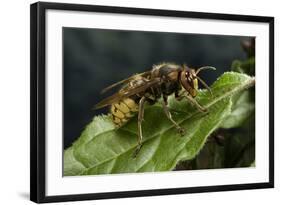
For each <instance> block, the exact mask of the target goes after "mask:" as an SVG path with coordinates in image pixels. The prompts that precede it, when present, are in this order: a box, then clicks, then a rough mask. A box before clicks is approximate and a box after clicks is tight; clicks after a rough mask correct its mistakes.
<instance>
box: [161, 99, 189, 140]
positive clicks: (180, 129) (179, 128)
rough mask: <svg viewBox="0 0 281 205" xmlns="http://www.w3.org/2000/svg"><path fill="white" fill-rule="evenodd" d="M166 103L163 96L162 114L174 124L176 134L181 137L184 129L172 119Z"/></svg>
mask: <svg viewBox="0 0 281 205" xmlns="http://www.w3.org/2000/svg"><path fill="white" fill-rule="evenodd" d="M167 104H168V102H167V97H166V96H164V97H163V101H162V106H163V109H164V112H165V114H166V116H167V118H168V119H169V120H170V121H171V122H172V123H173V124H174V126H175V127H176V128H177V130H178V132H179V133H180V134H181V135H183V134H184V129H183V128H182V127H180V126H179V125H178V123H177V122H176V121H175V120H174V119H173V118H172V114H171V113H170V111H169V108H168V106H167Z"/></svg>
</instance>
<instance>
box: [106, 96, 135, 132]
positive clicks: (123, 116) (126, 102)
mask: <svg viewBox="0 0 281 205" xmlns="http://www.w3.org/2000/svg"><path fill="white" fill-rule="evenodd" d="M110 111H111V114H112V120H113V122H114V124H115V125H116V126H117V127H120V126H122V125H123V124H125V123H126V122H127V121H128V120H129V119H130V118H131V117H132V116H133V113H134V112H137V111H138V104H137V103H136V102H135V101H134V100H132V99H131V98H126V99H123V100H121V101H119V102H118V103H114V104H112V105H111V109H110Z"/></svg>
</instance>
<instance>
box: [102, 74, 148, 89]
mask: <svg viewBox="0 0 281 205" xmlns="http://www.w3.org/2000/svg"><path fill="white" fill-rule="evenodd" d="M149 75H150V71H146V72H143V73H138V74H135V75H133V76H131V77H129V78H126V79H124V80H121V81H119V82H117V83H114V84H112V85H110V86H108V87H106V88H104V89H102V91H101V93H105V92H107V91H108V90H110V89H112V88H114V87H116V86H118V85H121V84H124V83H128V82H130V81H131V80H133V79H134V78H137V77H138V76H142V77H147V76H149Z"/></svg>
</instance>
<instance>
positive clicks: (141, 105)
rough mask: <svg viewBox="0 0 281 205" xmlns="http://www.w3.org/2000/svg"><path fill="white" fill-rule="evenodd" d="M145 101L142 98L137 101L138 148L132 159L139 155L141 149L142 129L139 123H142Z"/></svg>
mask: <svg viewBox="0 0 281 205" xmlns="http://www.w3.org/2000/svg"><path fill="white" fill-rule="evenodd" d="M145 101H146V98H145V97H142V98H141V99H140V101H139V114H138V146H137V148H136V150H135V152H134V158H135V157H136V156H137V154H138V153H139V151H140V149H141V147H142V127H141V123H142V121H143V117H144V103H145Z"/></svg>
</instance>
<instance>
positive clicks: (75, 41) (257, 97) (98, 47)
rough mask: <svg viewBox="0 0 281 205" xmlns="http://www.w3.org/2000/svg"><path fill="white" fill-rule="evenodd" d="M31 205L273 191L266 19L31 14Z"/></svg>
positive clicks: (68, 9) (37, 8)
mask: <svg viewBox="0 0 281 205" xmlns="http://www.w3.org/2000/svg"><path fill="white" fill-rule="evenodd" d="M30 19H31V39H30V40H31V141H30V143H31V176H30V180H31V181H30V186H31V187H30V192H31V195H30V197H31V200H32V201H35V202H38V203H42V202H55V201H72V200H90V199H106V198H120V197H137V196H153V195H166V194H184V193H195V192H211V191H225V190H243V189H257V188H272V187H273V186H274V155H273V153H274V144H273V140H274V123H273V120H274V100H273V98H274V96H273V93H274V87H273V84H274V82H273V79H274V78H273V77H274V67H273V65H274V49H273V48H274V46H273V45H274V36H273V35H274V18H273V17H264V16H246V15H229V14H215V13H201V12H187V11H171V10H154V9H141V8H125V7H108V6H96V5H80V4H63V3H46V2H44V3H43V2H39V3H35V4H32V5H31V18H30Z"/></svg>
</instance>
